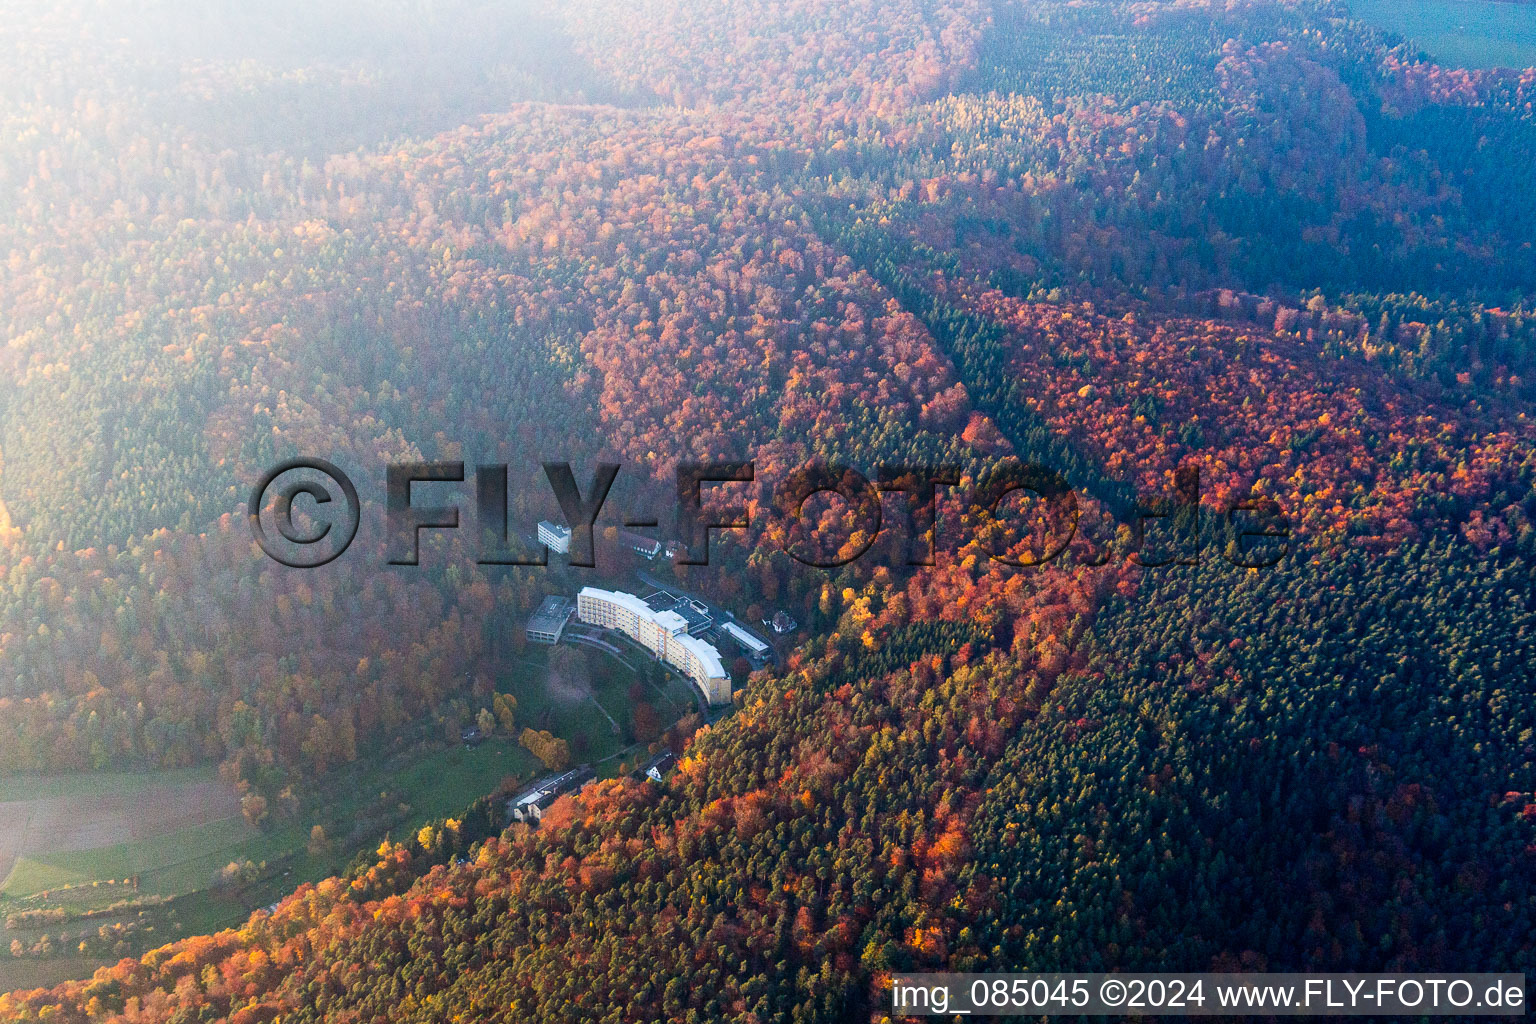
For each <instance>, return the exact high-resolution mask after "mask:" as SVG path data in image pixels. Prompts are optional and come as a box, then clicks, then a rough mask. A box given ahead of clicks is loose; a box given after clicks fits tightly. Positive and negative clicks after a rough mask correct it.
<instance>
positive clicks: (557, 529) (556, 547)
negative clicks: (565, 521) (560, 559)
mask: <svg viewBox="0 0 1536 1024" xmlns="http://www.w3.org/2000/svg"><path fill="white" fill-rule="evenodd" d="M539 543H540V544H545V545H548V546H549V549H550V550H551V551H557V552H559V553H560V554H562V555H568V554H570V553H571V528H570V527H569V526H561V525H559V524H558V523H552V522H550V521H549V520H548V519H541V520H540V521H539Z"/></svg>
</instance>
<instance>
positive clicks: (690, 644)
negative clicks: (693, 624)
mask: <svg viewBox="0 0 1536 1024" xmlns="http://www.w3.org/2000/svg"><path fill="white" fill-rule="evenodd" d="M576 617H577V618H578V619H580V620H581V621H582V622H585V623H588V624H589V625H593V626H601V627H602V628H604V629H612V630H617V631H618V632H620V633H623V634H624V635H625V636H628V637H629V638H631V639H632V640H634V641H635V642H636V643H638V644H639V645H640V646H642V647H644V648H645V649H646V650H648V651H650V652H651V653H652V654H653V655H655V656H656V658H657V659H658V660H660V661H664V662H666V663H667V664H668V665H671V666H672V667H673V668H675V669H677V670H678V671H679V672H681V673H682V674H683V675H685V676H687V677H688V678H689V679H691V680H693V684H694V685H695V686H697V687H698V688H699V692H700V693H702V694H704V699H705V700H707V701H709V703H711V704H727V703H729V702H730V699H731V677H730V676H729V675H728V674H727V673H726V671H725V667H724V666H723V665H722V664H721V663H720V652H719V651H717V650H715V648H714V645H713V644H710V643H707V642H706V641H703V640H700V639H699V638H698V637H696V636H690V635H689V633H688V621H687V620H686V619H684V618H683V617H682V616H681V615H679V614H678V613H677V612H674V611H657V610H656V609H654V608H652V607H651V606H650V605H648V604H646V603H645V602H644V601H643V600H641V599H640V598H638V597H636V596H635V595H634V594H626V593H624V592H623V591H617V590H599V589H598V588H596V587H583V588H582V589H581V593H580V594H579V595H577V597H576Z"/></svg>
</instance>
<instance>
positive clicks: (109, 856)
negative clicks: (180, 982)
mask: <svg viewBox="0 0 1536 1024" xmlns="http://www.w3.org/2000/svg"><path fill="white" fill-rule="evenodd" d="M574 664H575V667H574V668H573V669H572V670H571V671H572V673H573V678H572V679H570V680H567V681H566V683H567V685H566V686H565V689H564V690H563V691H561V692H558V693H551V688H550V686H549V685H548V674H549V670H550V666H549V652H548V651H547V650H546V649H542V648H540V649H535V650H530V651H529V652H528V653H527V655H526V656H524V657H520V658H518V659H517V660H516V661H515V662H514V663H513V664H511V665H509V666H507V668H506V669H505V670H504V671H503V674H502V678H503V683H502V689H503V691H504V692H508V693H510V694H512V695H513V696H514V697H516V698H517V700H518V708H517V713H516V714H517V726H516V729H517V731H521V729H522V728H523V727H524V726H533V727H535V728H540V729H550V730H551V731H553V732H554V733H555V734H556V735H559V736H563V737H565V738H566V739H567V740H569V741H570V743H571V747H572V752H573V754H574V755H575V756H576V757H577V758H578V759H579V760H582V761H592V762H599V761H602V760H603V759H605V758H609V757H610V756H612V755H618V754H620V753H621V752H630V753H633V750H634V748H632V747H631V746H630V743H629V738H628V736H627V735H626V734H627V733H628V732H629V730H630V728H631V725H632V722H631V710H630V709H631V705H632V703H633V701H632V699H631V696H630V691H631V688H632V687H635V686H636V684H637V683H639V684H640V685H641V687H642V689H643V692H644V694H645V699H646V700H647V701H648V702H650V703H651V704H652V705H653V706H654V707H655V708H656V710H657V712H658V714H659V715H660V717H661V718H662V720H663V723H664V724H670V723H671V722H672V721H674V720H676V719H677V718H678V717H681V716H682V715H683V714H686V713H688V712H689V711H692V710H693V707H694V702H693V696H692V690H691V688H690V687H689V685H688V684H687V683H686V682H685V681H682V680H679V679H677V678H675V677H672V676H670V675H667V676H665V677H662V678H658V680H656V681H654V682H651V681H645V680H641V679H640V677H639V676H638V675H637V674H636V672H635V671H634V670H632V669H630V668H628V667H626V666H625V665H624V664H621V663H619V662H617V661H615V660H614V659H611V658H608V657H606V656H604V655H601V654H598V653H596V652H585V651H582V652H578V656H577V658H576V659H575V662H574ZM599 707H601V708H602V710H603V711H604V712H606V715H605V714H603V713H600V712H599V710H598V708H599ZM609 717H611V718H612V719H614V720H615V721H617V722H618V723H619V726H620V733H619V734H618V735H615V733H614V730H613V726H612V725H611V724H610V722H609ZM626 756H629V753H626ZM637 756H638V755H637ZM631 760H633V758H631ZM601 767H603V768H604V769H605V771H604V774H612V773H613V772H614V771H617V769H618V767H619V763H618V761H617V760H613V761H611V762H608V763H605V764H603V765H602V766H601ZM543 771H544V769H543V766H542V765H541V764H540V763H539V762H538V761H537V760H536V759H535V758H534V757H533V756H532V755H531V754H529V753H528V752H527V751H526V750H524V749H523V748H522V746H521V745H519V744H518V743H517V741H516V738H515V737H509V736H502V735H498V736H494V737H492V738H490V739H489V740H487V741H486V742H484V743H482V744H481V745H479V746H477V747H475V748H473V749H466V748H464V747H462V746H458V745H455V746H452V747H449V748H446V749H441V750H435V751H430V752H428V753H425V754H422V753H421V752H420V751H416V752H413V753H411V754H397V755H392V756H390V757H380V758H375V759H371V760H368V761H360V762H358V763H356V764H353V765H348V766H344V767H342V768H340V769H338V771H337V772H336V773H335V774H334V775H333V776H330V777H328V778H327V780H326V788H327V791H328V792H329V793H330V794H334V796H331V797H330V798H329V799H327V800H326V801H325V802H324V803H322V804H319V805H314V806H310V807H307V808H306V809H305V811H303V812H302V813H301V815H300V817H299V819H298V820H296V821H292V822H286V823H281V824H277V825H268V826H267V827H266V828H262V829H258V828H256V827H254V826H251V825H249V824H247V823H246V822H245V820H244V819H243V818H241V817H239V816H238V815H232V816H229V817H221V818H217V819H215V820H212V821H204V822H201V823H198V824H195V825H184V826H181V827H178V828H174V829H170V830H168V831H166V832H165V833H163V834H160V835H155V836H149V837H144V838H137V839H132V840H129V841H124V842H117V843H112V844H110V845H103V846H99V847H95V848H90V849H76V850H57V851H44V852H39V851H37V850H35V849H34V850H31V851H29V852H26V853H24V854H22V855H21V856H20V857H18V859H17V861H16V863H15V866H14V869H13V870H12V871H11V873H10V874H9V876H8V877H7V878H6V879H4V880H3V884H0V920H3V915H4V914H6V913H10V912H13V911H20V910H38V909H49V908H58V909H63V910H67V911H69V912H70V913H71V914H72V915H78V914H82V913H87V912H90V911H93V910H94V911H101V910H103V909H106V908H113V907H114V905H118V906H120V905H121V903H122V901H124V900H128V899H133V898H138V897H143V898H146V899H152V898H155V897H167V898H173V902H172V903H170V904H169V905H167V906H165V907H163V908H156V909H153V910H151V911H150V913H151V914H153V915H155V918H156V927H155V930H154V932H153V933H152V935H153V936H154V937H155V939H156V941H166V940H169V939H172V938H174V937H176V936H177V935H193V934H201V933H208V932H213V931H217V930H219V929H221V928H226V927H232V926H236V925H238V924H240V923H242V922H243V921H244V920H245V918H246V917H247V916H248V915H249V914H250V912H251V911H252V910H254V909H256V908H258V907H262V906H265V905H267V904H269V903H272V902H275V901H276V900H278V899H280V898H282V897H283V896H285V895H287V894H288V893H290V892H292V891H293V889H294V888H295V887H296V886H298V885H299V884H301V883H303V882H306V881H316V880H319V879H321V878H324V877H326V876H328V875H333V874H337V873H339V872H340V871H341V870H343V869H344V868H345V866H346V864H347V863H348V862H349V861H350V860H351V859H352V857H353V856H355V854H356V853H357V851H358V850H361V849H365V848H370V847H371V846H372V845H373V844H376V843H377V842H378V841H379V840H380V839H381V838H382V837H383V834H384V831H385V830H386V829H387V831H388V832H389V833H391V834H393V835H395V836H396V837H403V836H405V835H408V834H410V833H413V832H414V831H416V830H417V829H419V828H420V827H421V826H422V825H423V824H426V823H427V822H429V821H432V820H436V819H441V818H443V817H447V816H451V815H454V814H457V813H458V812H460V811H462V810H463V809H465V808H466V807H468V805H469V804H471V803H473V802H474V801H475V800H477V799H478V798H480V797H482V796H484V795H485V794H487V793H490V792H492V791H494V790H495V789H496V788H497V787H498V786H499V785H500V784H501V783H502V781H503V780H504V779H505V778H506V777H508V776H514V777H516V778H518V779H519V780H527V779H530V778H532V777H534V776H536V775H539V774H541V773H542V772H543ZM213 778H214V776H213V775H212V773H210V772H208V771H206V770H200V769H186V770H176V771H166V772H144V773H111V774H99V775H65V776H50V777H47V778H35V777H34V778H12V779H6V780H0V802H7V801H39V800H50V799H52V800H70V799H79V800H81V801H82V803H81V806H82V807H87V806H91V805H90V804H89V801H92V800H100V799H101V798H102V797H128V798H136V797H137V798H141V799H142V800H143V801H145V802H146V803H153V802H154V800H155V799H156V798H157V796H158V797H160V798H161V799H162V800H163V798H164V797H165V793H164V790H165V788H167V787H174V786H187V785H193V784H198V783H209V782H211V781H212V780H213ZM385 794H388V798H387V799H384V796H385ZM401 804H404V805H407V806H408V810H405V811H403V812H399V813H396V812H397V809H398V807H399V805H401ZM381 807H383V808H385V809H386V810H387V811H388V812H389V817H388V821H387V823H386V824H383V825H380V824H378V823H379V822H380V820H381V819H380V818H379V817H378V815H379V811H380V808H381ZM315 824H321V825H324V826H325V828H326V831H327V834H328V835H329V836H330V837H331V839H332V846H331V848H330V849H328V850H317V851H315V852H314V853H311V852H310V850H309V849H308V844H309V836H310V828H311V826H313V825H315ZM244 861H250V862H252V863H254V864H258V865H259V864H262V863H265V864H266V865H267V869H266V870H265V872H263V873H261V875H260V877H259V878H258V880H257V881H255V882H252V883H250V884H247V885H243V886H236V887H230V886H228V885H224V884H220V880H219V878H220V873H221V871H222V870H223V869H224V867H225V866H226V865H229V864H231V863H239V862H244ZM131 878H137V879H138V883H139V885H138V889H137V890H135V889H134V888H133V887H132V886H131V885H129V884H128V880H129V879H131ZM134 916H135V912H134V911H131V910H130V911H128V912H121V913H120V912H119V911H118V910H116V909H115V908H114V909H113V910H112V913H111V914H110V915H104V916H100V917H90V918H78V919H77V918H74V917H72V918H71V920H70V922H69V923H68V924H67V925H64V926H60V925H49V924H42V925H36V926H32V927H26V928H18V929H17V930H16V931H15V932H14V933H12V932H9V931H7V930H6V929H4V928H3V927H0V949H4V948H5V947H7V946H8V945H9V942H10V940H11V939H12V938H22V939H25V940H27V941H35V940H36V939H37V938H38V936H39V935H40V934H43V933H49V934H53V935H58V934H60V932H61V931H68V932H71V933H78V932H80V931H81V930H82V929H94V928H96V927H97V926H99V925H102V924H109V923H111V922H113V921H115V920H125V921H126V920H131V919H132V918H133V917H134ZM106 962H108V959H107V958H103V959H101V960H97V959H92V958H89V957H79V956H76V955H74V953H73V952H72V951H71V952H69V953H67V954H65V955H60V956H55V957H51V958H47V959H35V958H31V957H28V958H24V959H20V960H12V959H9V958H6V957H5V956H4V955H3V953H0V991H7V990H11V989H15V988H25V987H33V986H38V985H51V984H56V983H57V982H59V981H63V980H65V979H67V978H72V977H83V976H87V975H89V974H90V973H91V971H92V970H94V969H95V968H96V967H98V966H101V965H102V964H103V963H106Z"/></svg>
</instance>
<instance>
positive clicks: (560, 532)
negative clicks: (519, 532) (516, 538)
mask: <svg viewBox="0 0 1536 1024" xmlns="http://www.w3.org/2000/svg"><path fill="white" fill-rule="evenodd" d="M527 521H528V520H526V519H524V520H523V522H525V523H526V522H527ZM539 525H540V526H542V527H545V528H547V529H548V530H549V532H551V533H553V534H554V535H555V536H556V537H569V536H570V535H571V528H570V527H569V526H563V525H561V524H560V523H552V522H550V521H549V520H548V519H540V520H539ZM523 529H525V530H526V529H527V527H526V526H525V527H523Z"/></svg>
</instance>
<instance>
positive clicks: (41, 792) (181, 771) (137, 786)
mask: <svg viewBox="0 0 1536 1024" xmlns="http://www.w3.org/2000/svg"><path fill="white" fill-rule="evenodd" d="M215 778H217V776H216V775H215V774H214V773H213V772H212V771H210V770H208V769H207V768H175V769H168V770H165V771H154V772H91V773H80V774H72V775H14V776H11V777H9V778H0V803H9V802H11V801H15V800H57V799H70V798H79V797H101V796H132V795H134V794H136V793H142V792H144V791H145V790H149V789H159V788H163V787H166V786H185V785H191V784H193V783H197V782H211V781H213V780H214V779H215Z"/></svg>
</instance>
